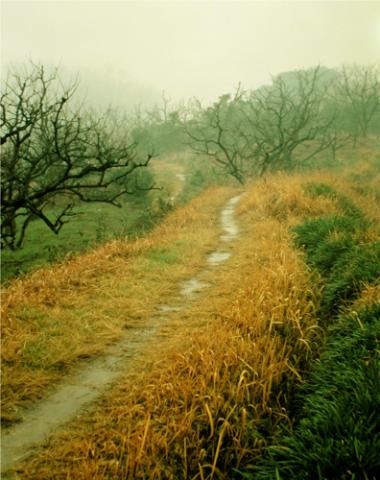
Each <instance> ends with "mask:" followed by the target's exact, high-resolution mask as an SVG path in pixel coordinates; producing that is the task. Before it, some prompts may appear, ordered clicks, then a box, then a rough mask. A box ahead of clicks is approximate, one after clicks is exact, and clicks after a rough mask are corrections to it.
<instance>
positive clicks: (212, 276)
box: [15, 152, 379, 480]
mask: <svg viewBox="0 0 380 480" xmlns="http://www.w3.org/2000/svg"><path fill="white" fill-rule="evenodd" d="M367 155H368V157H370V156H371V152H367ZM371 172H373V167H371V166H370V165H369V164H368V163H366V164H365V163H363V164H361V166H356V167H355V175H356V177H355V181H350V178H349V179H348V180H347V179H344V178H342V175H341V174H339V175H337V176H334V175H330V174H323V173H316V174H313V175H310V176H308V177H307V178H306V177H305V175H303V176H297V175H294V176H286V175H276V176H273V177H271V178H268V179H267V180H266V181H262V182H259V183H257V184H256V185H255V186H254V187H252V188H250V189H249V191H248V192H247V194H246V195H245V196H244V197H243V199H242V201H241V205H240V207H239V222H240V223H241V224H242V225H244V231H243V232H242V235H241V238H240V239H239V240H237V241H236V242H234V245H233V249H234V256H233V257H232V258H231V259H230V260H229V261H228V262H227V263H226V264H225V265H224V266H223V267H221V268H219V269H218V270H215V271H210V272H209V273H208V274H206V275H205V278H204V280H205V281H208V282H209V283H210V285H211V287H210V288H209V289H208V290H207V293H205V294H204V295H201V296H200V298H199V299H198V301H197V302H195V303H194V304H192V305H189V306H188V308H187V309H185V311H182V312H181V313H180V314H178V313H175V312H173V313H171V316H172V321H173V322H174V324H176V325H177V334H176V335H175V337H174V338H165V337H164V338H161V339H157V345H156V348H154V347H153V346H152V349H151V351H150V352H149V358H146V359H144V363H143V364H139V371H138V372H136V373H135V374H133V373H132V374H131V375H130V376H126V377H125V378H124V379H121V380H120V382H119V383H118V386H116V387H115V388H114V389H112V390H111V391H110V392H109V394H107V395H106V396H105V398H104V399H103V402H102V404H101V405H100V406H99V407H98V408H97V407H94V409H93V410H92V411H91V415H90V416H88V415H85V414H84V415H83V416H82V417H81V418H79V419H78V420H77V421H76V422H73V424H72V425H71V427H70V429H68V431H67V433H64V434H58V435H56V436H55V437H54V438H53V439H52V441H51V442H50V443H48V444H47V445H46V448H45V449H44V450H42V451H41V452H40V453H39V455H37V456H36V457H35V458H34V459H33V460H32V461H30V462H28V464H24V465H22V466H20V468H19V472H20V473H21V475H22V478H35V479H40V478H44V479H45V478H46V479H49V478H51V479H53V478H54V479H60V478H62V479H63V478H76V479H83V480H84V479H87V478H95V479H101V478H162V479H169V478H172V479H177V478H194V479H195V478H200V479H202V478H208V479H211V478H226V479H227V478H234V477H235V476H238V474H237V473H236V470H234V469H235V468H238V469H240V470H241V469H244V468H246V465H247V464H248V463H251V464H252V463H255V462H256V459H258V458H260V456H261V455H262V454H263V453H264V452H265V451H266V448H267V446H268V444H270V442H271V439H272V437H273V435H276V433H278V427H279V426H284V425H286V424H287V425H290V424H291V418H289V417H288V413H287V410H286V408H287V407H288V405H289V399H290V398H291V396H292V394H293V392H294V388H295V386H296V385H297V384H298V383H299V382H300V381H301V380H302V377H303V376H304V373H305V371H307V370H308V369H309V367H308V366H309V365H310V362H312V361H313V359H314V358H315V356H316V355H317V353H318V350H319V348H320V345H321V339H322V338H323V337H324V335H323V330H322V329H321V328H320V326H319V325H318V318H317V317H318V311H319V305H320V293H321V286H322V281H323V278H322V277H321V276H319V275H318V274H317V275H315V274H312V273H311V272H310V271H309V270H308V268H307V267H306V265H305V263H304V260H303V255H302V253H301V251H299V250H297V249H295V247H294V243H293V240H294V238H293V236H292V233H291V232H292V229H293V228H294V226H296V225H298V224H301V223H302V222H304V220H305V219H306V218H312V217H314V218H317V217H320V216H324V215H328V216H332V215H341V214H344V208H342V204H340V203H339V202H338V201H337V199H336V198H333V197H331V196H328V195H327V196H326V195H319V196H317V197H315V198H312V197H311V196H310V195H309V194H308V192H307V191H306V189H305V185H306V183H310V181H312V182H314V183H315V184H322V183H323V184H325V185H326V184H327V185H329V186H330V187H331V188H334V189H336V187H337V186H339V191H340V192H343V193H344V194H345V195H346V196H348V197H349V198H350V199H352V201H353V202H354V203H355V205H357V206H360V208H361V210H362V211H363V212H364V214H365V215H366V217H367V218H370V219H376V218H377V216H378V212H379V209H378V208H377V206H376V205H374V199H375V201H377V197H376V180H374V178H375V177H374V176H373V175H371ZM359 174H360V175H361V180H360V182H361V183H359V180H358V177H357V175H359ZM364 179H365V180H364ZM351 180H352V175H351ZM364 185H367V187H368V188H364ZM204 198H205V197H204ZM198 205H200V204H198ZM343 207H344V206H343ZM202 235H203V234H202ZM366 238H367V240H368V239H371V240H374V239H378V232H377V231H376V230H375V229H373V228H371V229H370V230H369V233H368V237H366ZM161 240H162V231H161ZM210 245H211V244H210ZM139 254H140V251H139ZM155 255H156V254H154V255H153V257H154V256H155ZM169 257H170V258H173V257H172V256H169ZM169 257H166V258H169ZM189 258H190V257H189ZM199 259H200V260H201V257H200V258H199ZM186 261H187V260H185V261H184V263H186ZM99 267H100V265H99ZM101 268H103V266H101ZM151 268H152V265H149V266H148V268H147V269H146V272H148V271H151ZM145 274H146V273H145ZM145 274H144V276H145ZM112 275H113V273H112V269H111V270H108V278H109V279H110V280H111V279H112ZM95 278H96V276H95ZM141 278H143V277H141ZM178 278H179V277H178ZM110 285H111V283H109V282H108V281H107V282H105V283H102V284H101V285H100V286H99V288H100V290H99V291H101V292H103V293H104V292H105V291H108V288H109V286H110ZM34 288H35V282H34V281H32V282H31V284H30V286H29V289H30V291H31V292H33V289H34ZM71 289H72V286H71V284H69V285H68V286H67V291H68V292H70V291H71ZM28 291H29V290H28ZM73 295H74V296H75V297H76V296H77V292H75V293H74V292H73ZM358 295H359V296H358V299H357V300H356V304H355V305H356V306H357V308H359V306H363V305H367V306H368V305H369V306H370V305H372V304H373V302H374V301H376V300H378V296H379V290H378V287H368V288H367V289H366V290H365V291H363V293H360V294H358ZM37 296H38V295H37ZM15 298H16V297H15ZM47 298H49V296H48V297H47ZM44 301H45V303H46V298H45V297H44ZM154 301H156V300H155V299H153V302H154ZM136 308H137V311H139V310H138V305H136V304H135V305H133V306H131V314H133V311H136ZM355 308H356V307H355ZM140 311H141V312H142V311H143V310H142V309H140ZM183 320H186V321H185V322H183ZM162 352H166V353H165V355H164V356H163V354H162ZM306 367H308V368H307V369H306ZM310 478H312V477H310ZM313 478H314V477H313ZM316 478H318V477H316ZM348 478H350V477H348Z"/></svg>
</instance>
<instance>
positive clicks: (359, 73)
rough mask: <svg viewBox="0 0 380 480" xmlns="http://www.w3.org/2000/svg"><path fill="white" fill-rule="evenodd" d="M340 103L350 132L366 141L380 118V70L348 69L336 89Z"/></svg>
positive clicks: (373, 67)
mask: <svg viewBox="0 0 380 480" xmlns="http://www.w3.org/2000/svg"><path fill="white" fill-rule="evenodd" d="M335 93H336V100H337V101H338V104H339V106H340V109H341V111H342V113H343V114H344V116H345V122H344V123H346V129H347V124H348V130H350V131H351V134H352V135H353V136H354V137H355V138H356V137H358V136H362V137H366V136H367V135H368V133H369V130H370V127H371V123H372V122H373V120H374V119H375V117H376V116H379V115H380V70H379V66H378V65H377V66H376V65H372V66H359V65H354V66H345V67H343V68H342V69H341V70H340V72H339V77H338V80H337V82H336V87H335Z"/></svg>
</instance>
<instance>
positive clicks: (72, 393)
mask: <svg viewBox="0 0 380 480" xmlns="http://www.w3.org/2000/svg"><path fill="white" fill-rule="evenodd" d="M240 197H241V195H238V196H235V197H233V198H232V199H230V200H229V201H228V202H227V204H226V205H225V207H224V208H223V210H222V212H221V217H220V222H221V227H222V230H223V232H222V235H221V236H220V247H219V249H217V250H215V251H214V252H212V253H211V254H209V255H208V257H207V265H206V266H205V268H204V269H203V271H201V272H199V273H198V275H196V276H194V277H192V278H190V279H189V280H187V281H185V282H183V283H182V284H181V285H180V286H179V292H178V295H177V297H176V298H174V299H173V302H172V303H170V304H161V305H158V306H157V314H156V315H153V316H152V317H151V318H149V320H148V322H146V323H145V325H144V326H142V327H141V328H140V327H139V328H133V329H131V330H128V331H127V333H126V334H125V336H124V337H123V339H122V340H121V341H119V342H118V343H116V344H114V345H113V346H112V347H111V348H109V349H108V351H107V353H106V354H105V355H102V356H100V357H98V358H96V359H95V360H92V361H90V362H89V363H88V364H87V366H86V367H84V368H82V369H81V370H80V371H79V372H77V373H76V374H75V375H72V376H70V377H69V378H65V380H64V381H62V383H61V384H60V385H58V386H57V387H56V389H55V391H54V393H52V394H51V395H50V396H48V397H47V398H46V399H44V400H42V401H41V402H39V403H38V404H37V406H36V407H35V408H33V409H31V410H29V411H28V412H27V413H26V414H25V416H24V420H23V422H21V423H19V424H16V425H15V426H13V427H12V428H10V429H9V430H8V431H6V432H5V433H4V434H3V435H2V448H1V460H2V461H1V471H2V472H5V471H6V470H7V469H9V468H11V467H12V466H14V465H16V464H17V463H18V462H20V461H21V460H23V459H25V458H26V457H27V456H28V455H30V453H31V451H32V449H33V446H36V445H38V444H39V443H41V442H43V441H44V440H45V439H46V438H47V436H48V435H50V434H51V433H53V432H54V431H55V430H57V429H58V428H59V427H60V426H61V425H63V424H64V423H66V422H68V421H69V420H71V419H72V418H73V417H74V416H75V415H76V414H78V412H79V411H80V409H81V408H83V407H84V406H85V405H88V404H90V403H91V402H94V401H95V400H96V399H97V398H98V397H100V395H101V394H102V393H103V392H104V390H105V388H106V387H107V386H109V385H110V384H112V383H113V382H115V380H116V379H117V377H118V376H120V375H121V374H123V373H125V371H126V369H128V366H129V367H131V366H132V365H133V364H134V363H135V361H136V357H137V356H138V354H139V353H142V352H143V350H144V347H145V346H146V345H147V343H148V342H149V341H151V340H153V339H154V338H155V337H156V336H157V335H158V334H159V333H160V330H162V329H163V327H164V326H165V327H169V328H170V326H169V325H168V322H169V318H168V317H166V316H165V312H170V311H173V310H176V311H179V310H181V309H182V308H184V307H185V306H186V304H187V303H188V302H189V301H191V300H192V299H193V298H195V296H196V294H197V292H199V291H200V290H201V289H203V288H206V287H207V284H206V283H204V282H202V281H201V276H202V274H204V273H205V272H206V271H207V270H209V269H210V268H215V267H216V266H217V265H218V264H220V263H222V262H224V261H225V260H227V259H228V258H229V257H230V256H231V252H230V251H229V249H228V246H227V243H228V242H230V241H232V240H233V239H234V238H235V237H236V236H237V235H238V233H239V230H238V227H237V224H236V222H235V219H234V212H235V206H236V205H237V203H238V202H239V199H240Z"/></svg>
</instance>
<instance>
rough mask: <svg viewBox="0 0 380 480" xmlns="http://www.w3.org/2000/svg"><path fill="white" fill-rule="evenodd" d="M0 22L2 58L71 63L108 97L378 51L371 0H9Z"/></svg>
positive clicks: (181, 91)
mask: <svg viewBox="0 0 380 480" xmlns="http://www.w3.org/2000/svg"><path fill="white" fill-rule="evenodd" d="M1 32H2V33H1V37H2V38H1V40H2V42H1V43H2V51H1V61H2V65H3V67H4V66H5V67H6V66H8V65H9V64H17V63H20V62H25V61H27V60H28V59H31V60H33V61H34V62H42V63H44V64H49V65H60V66H61V68H62V69H64V70H65V71H74V72H75V71H79V72H80V77H81V79H82V84H84V85H85V86H86V87H88V90H89V95H90V97H91V95H92V96H93V97H95V96H97V97H98V99H99V98H101V99H102V100H104V101H105V102H108V103H115V102H116V103H117V99H118V97H119V96H120V98H121V97H123V101H126V102H135V103H141V102H142V103H152V102H154V101H156V100H157V99H159V98H160V96H161V93H162V91H165V93H166V95H167V96H169V97H170V98H171V99H173V101H179V100H180V99H187V98H189V97H192V96H197V97H199V98H201V99H202V100H205V101H212V100H213V99H215V98H217V97H218V96H219V95H221V94H222V93H225V92H230V91H232V90H233V89H234V88H235V87H236V86H237V85H238V83H239V82H241V83H242V84H243V85H244V86H245V87H247V88H256V87H258V86H260V85H262V84H265V83H267V82H268V81H270V76H271V74H272V75H275V74H277V73H280V72H282V71H288V70H293V69H297V68H304V67H309V66H313V65H316V64H323V65H325V66H327V67H336V66H339V65H341V64H342V63H365V64H368V63H374V62H376V61H379V59H380V2H377V1H375V2H366V1H356V2H346V1H335V2H334V1H328V2H317V1H298V2H295V1H292V2H289V1H276V2H273V1H263V2H253V1H250V2H249V1H241V2H239V1H232V0H231V1H228V2H226V1H218V2H206V1H195V0H193V1H180V0H177V1H165V2H164V1H149V2H148V1H141V0H140V1H135V2H132V1H119V2H112V1H90V0H88V1H54V0H50V1H44V2H41V1H27V2H25V1H23V2H21V1H14V0H12V1H3V2H2V25H1ZM4 71H6V68H3V72H4ZM127 92H129V93H127Z"/></svg>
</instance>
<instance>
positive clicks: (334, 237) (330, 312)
mask: <svg viewBox="0 0 380 480" xmlns="http://www.w3.org/2000/svg"><path fill="white" fill-rule="evenodd" d="M306 191H307V192H308V193H309V194H311V195H312V196H315V195H325V196H328V197H330V198H334V199H336V201H337V202H338V205H339V206H340V208H341V209H342V210H343V212H344V214H343V215H330V216H323V217H319V218H313V219H309V220H306V221H305V222H304V223H303V224H301V225H297V226H296V227H295V228H294V230H293V231H294V234H295V244H296V246H297V247H298V248H303V249H304V251H305V253H306V261H307V263H308V264H309V265H310V266H311V267H312V268H313V269H316V270H317V271H318V272H319V273H320V274H321V275H322V277H323V282H324V291H323V295H322V299H321V316H322V317H324V318H326V317H332V316H334V315H336V314H337V313H338V312H339V309H340V308H341V307H342V305H346V304H347V302H350V301H352V300H354V299H355V298H356V297H357V296H358V295H359V293H360V291H361V289H362V286H363V284H365V283H367V284H370V283H373V282H375V281H376V280H377V279H378V278H379V277H380V242H378V241H373V242H369V241H368V240H367V239H366V234H367V231H368V229H369V228H370V226H371V223H370V221H368V220H367V219H366V218H365V217H364V215H363V214H362V212H361V211H360V210H359V209H358V208H357V207H356V206H355V205H354V204H353V203H352V202H351V201H350V200H349V199H347V198H346V197H345V196H343V195H341V194H339V193H337V192H335V191H334V190H333V189H331V187H329V186H328V185H324V184H314V185H313V184H308V185H307V186H306Z"/></svg>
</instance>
